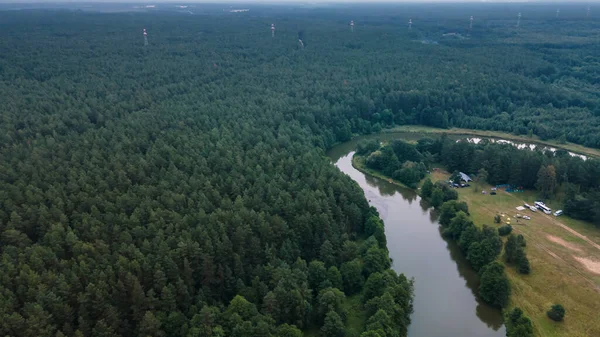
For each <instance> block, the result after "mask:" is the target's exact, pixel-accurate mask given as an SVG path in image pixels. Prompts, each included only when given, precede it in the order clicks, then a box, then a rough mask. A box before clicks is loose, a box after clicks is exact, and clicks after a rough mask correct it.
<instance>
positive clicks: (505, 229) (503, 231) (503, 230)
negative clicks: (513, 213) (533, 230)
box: [498, 225, 512, 236]
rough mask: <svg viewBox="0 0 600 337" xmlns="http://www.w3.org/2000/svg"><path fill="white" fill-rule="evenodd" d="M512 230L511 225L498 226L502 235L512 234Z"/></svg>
mask: <svg viewBox="0 0 600 337" xmlns="http://www.w3.org/2000/svg"><path fill="white" fill-rule="evenodd" d="M510 232H512V226H511V225H504V226H501V227H500V228H498V234H500V236H506V235H508V234H510Z"/></svg>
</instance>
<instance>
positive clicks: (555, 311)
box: [546, 304, 565, 322]
mask: <svg viewBox="0 0 600 337" xmlns="http://www.w3.org/2000/svg"><path fill="white" fill-rule="evenodd" d="M546 315H548V317H550V319H551V320H553V321H556V322H560V321H562V320H563V318H564V317H565V308H564V307H563V306H562V305H560V304H554V305H553V306H552V307H551V308H550V310H548V311H547V312H546Z"/></svg>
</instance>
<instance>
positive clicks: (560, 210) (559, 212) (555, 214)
mask: <svg viewBox="0 0 600 337" xmlns="http://www.w3.org/2000/svg"><path fill="white" fill-rule="evenodd" d="M561 215H563V211H562V209H559V210H558V211H556V212H554V216H561Z"/></svg>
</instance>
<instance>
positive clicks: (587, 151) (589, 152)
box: [383, 125, 600, 158]
mask: <svg viewBox="0 0 600 337" xmlns="http://www.w3.org/2000/svg"><path fill="white" fill-rule="evenodd" d="M383 132H385V133H388V132H392V133H393V132H410V133H423V134H427V133H431V134H442V133H447V134H449V135H450V134H451V135H467V136H479V137H491V138H502V139H506V140H512V141H517V142H523V143H534V144H540V145H547V146H551V147H555V148H559V149H565V150H568V151H571V152H575V153H580V154H583V155H586V156H589V157H595V158H600V150H598V149H592V148H588V147H585V146H583V145H579V144H574V143H568V142H567V143H565V144H560V143H558V142H556V141H549V140H546V141H544V140H541V139H539V137H537V136H533V137H531V138H530V137H527V136H518V135H514V134H512V133H506V132H499V131H485V130H471V129H460V128H452V129H438V128H432V127H427V126H417V125H402V126H398V127H395V128H393V129H387V130H384V131H383Z"/></svg>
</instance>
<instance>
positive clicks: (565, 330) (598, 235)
mask: <svg viewBox="0 0 600 337" xmlns="http://www.w3.org/2000/svg"><path fill="white" fill-rule="evenodd" d="M364 160H365V159H364V157H361V156H354V158H353V159H352V165H353V166H354V167H355V168H356V169H357V170H359V171H361V172H362V173H364V174H366V175H370V176H372V177H376V178H379V179H383V180H385V181H388V182H390V183H392V184H395V185H398V186H402V187H405V188H406V186H404V185H403V184H402V183H400V182H397V181H394V180H393V179H390V178H389V177H386V176H385V175H383V174H382V173H380V172H377V171H375V170H372V169H369V168H367V167H366V165H365V163H364ZM449 176H450V174H449V173H448V172H445V171H443V170H439V171H436V172H433V174H431V175H430V178H431V179H432V181H434V182H435V181H438V180H447V179H448V178H449ZM490 188H491V186H487V185H486V186H483V185H482V186H480V187H479V189H478V190H476V189H475V187H474V186H471V187H468V188H462V189H458V190H457V191H458V193H459V200H461V201H465V202H466V203H467V204H468V205H469V212H470V213H471V218H472V219H473V221H474V222H475V224H476V225H478V226H482V225H483V224H488V225H493V226H495V227H499V226H500V224H493V218H494V216H495V215H496V214H504V215H505V217H504V219H507V218H512V222H511V223H512V226H513V232H514V233H516V234H522V235H523V236H525V238H526V240H527V254H528V257H529V259H530V263H531V267H532V272H531V274H530V275H521V274H519V273H517V271H516V269H515V268H514V267H511V266H506V267H507V268H506V271H507V274H508V276H509V279H510V281H511V285H512V296H511V304H512V305H513V306H518V307H520V308H522V309H523V310H524V311H525V313H526V314H527V315H528V316H529V317H530V318H531V319H532V321H533V322H534V329H535V333H536V336H544V337H546V336H551V337H554V336H555V337H562V336H581V337H584V336H596V335H598V336H600V321H598V320H597V319H594V315H595V313H597V312H600V270H598V269H597V268H598V267H597V266H598V265H599V264H600V249H599V248H598V244H600V231H598V229H597V228H595V227H594V226H593V225H591V224H589V223H585V222H582V221H577V220H574V219H569V218H568V217H560V218H555V217H553V216H548V215H546V214H543V213H541V212H536V213H532V212H530V211H526V212H522V213H523V215H525V214H526V215H529V216H530V217H531V220H521V221H520V222H519V223H516V221H515V220H516V218H515V216H516V215H517V211H516V210H515V207H516V206H520V205H522V204H524V203H525V202H527V203H530V204H532V203H533V201H534V200H535V199H536V195H535V192H534V191H525V192H523V193H507V192H505V191H498V194H497V195H495V196H492V195H490V194H482V193H481V190H482V189H485V190H488V191H489V189H490ZM499 261H500V262H502V263H503V261H502V257H500V258H499ZM554 303H561V304H562V305H563V306H564V307H565V308H566V309H567V316H566V318H565V321H564V322H562V323H556V322H553V321H551V320H549V319H548V318H547V317H546V311H547V310H548V308H549V307H550V306H551V305H552V304H554Z"/></svg>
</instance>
